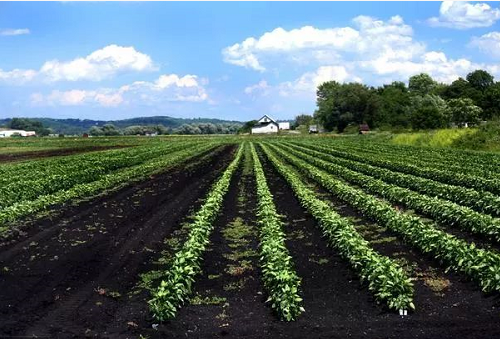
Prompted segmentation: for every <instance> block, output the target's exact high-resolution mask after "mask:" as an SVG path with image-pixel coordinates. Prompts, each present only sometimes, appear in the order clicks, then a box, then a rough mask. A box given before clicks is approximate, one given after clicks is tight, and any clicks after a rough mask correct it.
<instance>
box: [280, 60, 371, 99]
mask: <svg viewBox="0 0 500 339" xmlns="http://www.w3.org/2000/svg"><path fill="white" fill-rule="evenodd" d="M332 80H334V81H337V82H341V83H343V82H362V79H361V78H359V77H357V76H355V75H352V74H349V72H348V71H347V69H346V68H345V67H344V66H321V67H319V68H318V69H317V70H316V71H314V72H307V73H304V74H303V75H302V76H300V77H299V78H298V79H296V80H294V81H287V82H283V83H281V84H279V85H278V86H277V87H278V93H279V95H280V96H284V97H288V96H292V95H297V94H299V93H302V94H304V95H306V96H313V95H314V94H315V93H316V89H317V87H318V86H319V85H321V84H322V83H324V82H327V81H332Z"/></svg>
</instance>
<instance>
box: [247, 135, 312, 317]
mask: <svg viewBox="0 0 500 339" xmlns="http://www.w3.org/2000/svg"><path fill="white" fill-rule="evenodd" d="M250 145H251V146H250V147H251V153H252V159H253V163H254V173H255V179H256V183H257V208H258V212H257V218H258V223H259V233H260V253H261V267H262V273H263V281H264V286H265V287H266V289H267V291H268V294H269V300H268V301H270V302H271V306H272V308H273V309H274V310H276V312H277V313H278V314H279V316H280V318H282V319H284V320H287V321H290V320H294V319H296V318H297V316H299V315H300V314H301V313H302V312H303V311H304V309H303V308H302V306H301V301H302V298H301V297H300V295H299V289H300V278H299V276H298V275H297V273H296V272H295V270H294V268H293V263H292V257H291V256H290V254H289V253H288V249H287V248H286V245H285V238H286V236H285V233H284V232H283V223H282V221H281V219H280V216H279V214H278V212H277V211H276V206H275V205H274V202H273V196H272V195H271V192H270V191H269V187H268V185H267V181H266V176H265V175H264V170H263V169H262V164H261V163H260V160H259V157H258V156H257V152H256V151H255V147H254V145H253V144H250Z"/></svg>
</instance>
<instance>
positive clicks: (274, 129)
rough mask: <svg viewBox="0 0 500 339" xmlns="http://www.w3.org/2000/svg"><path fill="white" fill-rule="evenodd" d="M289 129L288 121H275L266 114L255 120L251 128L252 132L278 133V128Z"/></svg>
mask: <svg viewBox="0 0 500 339" xmlns="http://www.w3.org/2000/svg"><path fill="white" fill-rule="evenodd" d="M288 129H290V123H289V122H279V123H278V122H276V121H275V120H274V119H273V118H271V117H269V116H268V115H264V116H263V117H262V118H260V119H259V120H258V121H257V124H255V126H254V127H253V128H252V134H270V133H278V131H279V130H288Z"/></svg>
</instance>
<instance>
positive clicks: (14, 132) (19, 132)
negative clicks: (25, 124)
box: [0, 129, 36, 138]
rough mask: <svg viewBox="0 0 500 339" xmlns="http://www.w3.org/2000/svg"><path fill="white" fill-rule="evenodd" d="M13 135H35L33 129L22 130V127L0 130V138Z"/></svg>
mask: <svg viewBox="0 0 500 339" xmlns="http://www.w3.org/2000/svg"><path fill="white" fill-rule="evenodd" d="M13 135H20V136H22V137H33V136H35V135H36V133H35V131H24V130H22V129H4V130H0V138H8V137H11V136H13Z"/></svg>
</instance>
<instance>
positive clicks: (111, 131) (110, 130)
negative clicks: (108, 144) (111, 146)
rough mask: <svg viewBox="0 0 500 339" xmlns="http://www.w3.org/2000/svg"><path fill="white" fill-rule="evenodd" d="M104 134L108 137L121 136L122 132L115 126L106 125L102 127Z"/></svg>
mask: <svg viewBox="0 0 500 339" xmlns="http://www.w3.org/2000/svg"><path fill="white" fill-rule="evenodd" d="M102 132H103V133H104V135H107V136H113V135H120V134H121V132H120V130H119V129H118V128H116V126H115V125H113V124H106V125H104V126H102Z"/></svg>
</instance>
